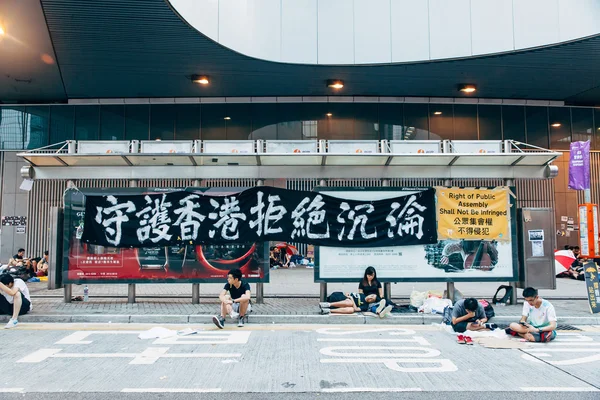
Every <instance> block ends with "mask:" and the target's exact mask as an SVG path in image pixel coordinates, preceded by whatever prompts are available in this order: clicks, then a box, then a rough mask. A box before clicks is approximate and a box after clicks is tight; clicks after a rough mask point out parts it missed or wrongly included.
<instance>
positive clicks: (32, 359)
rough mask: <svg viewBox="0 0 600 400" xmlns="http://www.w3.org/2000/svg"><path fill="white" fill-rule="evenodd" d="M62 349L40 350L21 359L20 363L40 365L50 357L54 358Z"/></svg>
mask: <svg viewBox="0 0 600 400" xmlns="http://www.w3.org/2000/svg"><path fill="white" fill-rule="evenodd" d="M59 351H62V349H39V350H37V351H34V352H33V353H31V354H29V355H27V356H25V357H23V358H21V359H20V360H19V361H17V362H18V363H39V362H42V361H44V360H45V359H47V358H48V357H52V356H54V355H55V354H56V353H58V352H59Z"/></svg>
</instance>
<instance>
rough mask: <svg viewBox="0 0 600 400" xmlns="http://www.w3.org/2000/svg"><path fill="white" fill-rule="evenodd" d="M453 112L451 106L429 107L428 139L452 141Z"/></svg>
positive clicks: (431, 105) (435, 105) (434, 105)
mask: <svg viewBox="0 0 600 400" xmlns="http://www.w3.org/2000/svg"><path fill="white" fill-rule="evenodd" d="M453 123H454V112H453V109H452V104H430V105H429V132H430V133H429V138H430V139H437V140H440V139H454V126H453Z"/></svg>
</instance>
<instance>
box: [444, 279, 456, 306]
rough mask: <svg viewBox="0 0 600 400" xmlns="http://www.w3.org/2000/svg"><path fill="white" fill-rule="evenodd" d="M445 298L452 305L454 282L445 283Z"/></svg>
mask: <svg viewBox="0 0 600 400" xmlns="http://www.w3.org/2000/svg"><path fill="white" fill-rule="evenodd" d="M446 297H447V298H449V299H450V301H451V302H453V303H454V282H446Z"/></svg>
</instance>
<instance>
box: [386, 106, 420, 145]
mask: <svg viewBox="0 0 600 400" xmlns="http://www.w3.org/2000/svg"><path fill="white" fill-rule="evenodd" d="M403 106H404V105H403V104H402V103H380V104H379V132H380V133H381V135H380V137H381V139H386V140H405V139H413V140H415V139H418V140H427V139H429V135H428V134H427V131H424V132H425V137H424V138H422V139H421V138H418V137H415V134H416V132H415V129H414V128H413V129H412V130H411V131H410V135H406V134H407V133H408V132H407V130H406V129H405V126H404V107H403ZM421 132H423V131H421Z"/></svg>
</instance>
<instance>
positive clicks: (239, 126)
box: [223, 103, 252, 140]
mask: <svg viewBox="0 0 600 400" xmlns="http://www.w3.org/2000/svg"><path fill="white" fill-rule="evenodd" d="M225 110H226V112H227V116H226V117H227V118H228V119H225V126H226V132H227V136H226V138H227V140H249V139H251V138H252V109H251V104H249V103H246V104H227V105H226V106H225ZM223 139H225V138H223Z"/></svg>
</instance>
